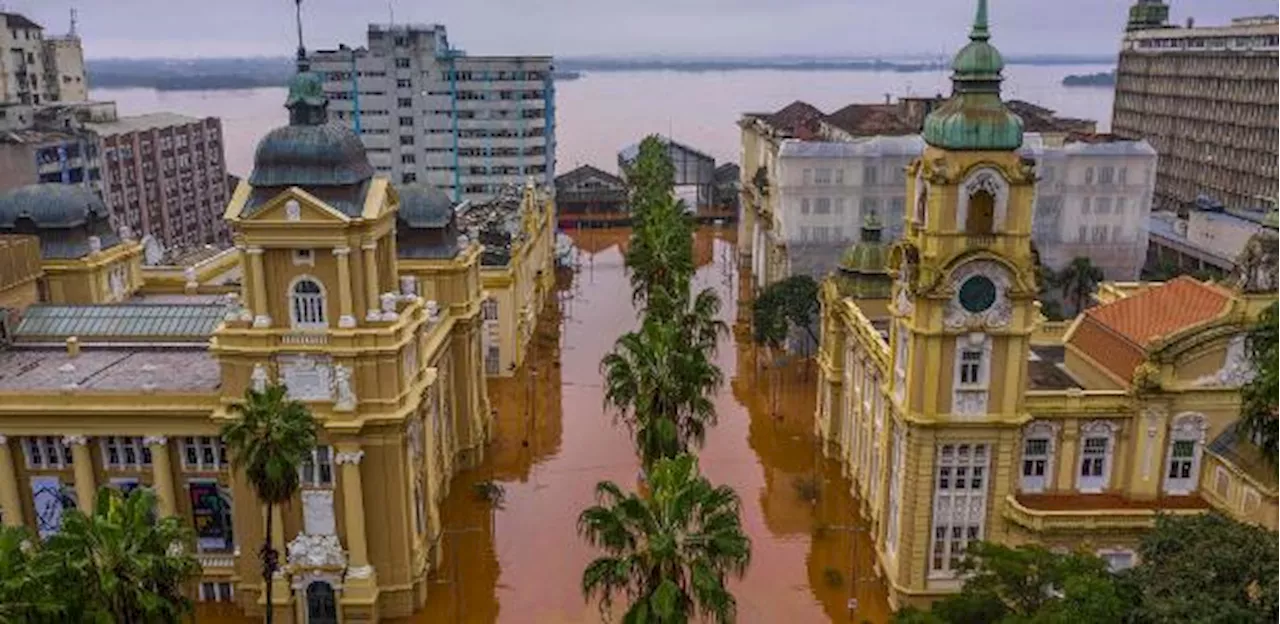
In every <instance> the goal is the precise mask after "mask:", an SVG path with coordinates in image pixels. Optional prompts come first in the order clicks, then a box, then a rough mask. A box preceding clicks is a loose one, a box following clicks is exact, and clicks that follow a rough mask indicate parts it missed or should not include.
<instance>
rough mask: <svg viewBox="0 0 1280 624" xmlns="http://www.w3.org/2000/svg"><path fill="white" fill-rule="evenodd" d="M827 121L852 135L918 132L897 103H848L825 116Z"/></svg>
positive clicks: (917, 126) (916, 126) (917, 128)
mask: <svg viewBox="0 0 1280 624" xmlns="http://www.w3.org/2000/svg"><path fill="white" fill-rule="evenodd" d="M826 121H827V123H829V124H831V125H833V126H835V127H837V128H839V129H841V130H844V131H845V132H848V133H849V134H852V135H854V136H875V135H900V134H915V133H917V132H920V127H919V125H918V124H913V123H911V121H910V120H908V119H907V118H906V117H905V115H903V110H902V108H901V107H900V106H898V105H897V104H850V105H848V106H846V107H844V108H842V109H840V110H838V111H836V112H834V113H831V114H830V115H827V117H826Z"/></svg>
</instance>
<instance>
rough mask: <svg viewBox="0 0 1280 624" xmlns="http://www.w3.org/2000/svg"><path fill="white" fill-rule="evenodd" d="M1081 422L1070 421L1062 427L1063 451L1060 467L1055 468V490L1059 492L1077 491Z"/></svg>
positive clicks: (1058, 459)
mask: <svg viewBox="0 0 1280 624" xmlns="http://www.w3.org/2000/svg"><path fill="white" fill-rule="evenodd" d="M1079 445H1080V422H1079V421H1075V420H1068V421H1066V422H1064V423H1063V426H1062V450H1061V451H1059V452H1058V457H1057V461H1058V465H1057V466H1055V467H1054V471H1053V481H1054V489H1055V490H1056V491H1058V492H1070V491H1072V490H1074V489H1075V478H1076V473H1077V472H1078V471H1079V469H1080V468H1079V466H1078V465H1077V462H1078V461H1079V459H1078V457H1077V456H1078V455H1079Z"/></svg>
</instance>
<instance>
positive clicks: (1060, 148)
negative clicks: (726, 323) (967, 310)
mask: <svg viewBox="0 0 1280 624" xmlns="http://www.w3.org/2000/svg"><path fill="white" fill-rule="evenodd" d="M822 123H829V122H825V121H824V122H822ZM746 135H747V133H746V132H744V137H745V136H746ZM746 140H749V139H744V141H746ZM924 147H925V143H924V141H923V140H922V139H921V138H920V135H918V134H903V135H897V136H885V135H881V136H873V137H859V138H858V139H857V140H847V141H842V142H830V141H812V140H810V141H805V140H800V139H790V138H788V139H782V140H781V141H779V142H778V149H777V153H776V160H775V171H776V172H777V173H776V181H777V182H776V186H775V187H773V190H772V193H771V197H769V200H770V205H771V206H772V207H773V210H774V212H773V213H772V227H770V228H761V229H759V230H758V231H756V232H753V234H752V236H753V237H752V238H751V239H749V241H750V247H751V250H750V251H751V253H752V259H753V264H752V273H753V278H754V280H755V283H756V285H757V286H758V287H763V286H765V285H768V284H769V283H772V282H774V281H777V280H779V279H782V278H784V277H786V276H789V275H795V274H804V275H809V276H811V277H815V278H821V277H823V276H825V275H826V274H827V273H829V272H830V271H832V270H833V269H835V268H836V264H837V262H838V260H839V258H840V257H841V255H842V254H843V252H844V250H845V249H847V248H848V246H849V244H850V243H852V242H854V241H856V240H858V230H859V228H860V227H861V226H862V224H863V223H864V221H865V219H866V218H867V217H868V216H869V215H871V214H875V215H876V216H877V218H878V219H879V222H880V224H881V226H882V227H883V230H884V231H883V234H882V236H883V237H884V239H885V240H886V241H888V242H892V241H896V240H898V239H899V238H901V237H902V235H903V224H904V219H905V216H906V214H905V213H906V206H907V203H906V201H907V200H906V197H907V196H906V179H905V177H904V176H905V175H906V174H905V170H906V167H907V165H908V164H910V162H911V161H912V160H914V159H915V158H918V157H919V156H920V155H921V154H922V153H923V151H924ZM1019 153H1021V154H1022V155H1023V156H1025V157H1026V158H1029V159H1032V160H1034V161H1035V162H1036V165H1037V171H1038V175H1039V179H1038V181H1037V184H1036V194H1035V216H1034V220H1033V223H1034V227H1033V229H1032V240H1033V241H1034V242H1035V244H1036V248H1037V250H1038V252H1039V253H1040V257H1041V260H1042V261H1043V262H1044V264H1045V265H1046V266H1048V267H1049V268H1051V269H1054V270H1061V269H1062V268H1063V267H1065V266H1066V265H1067V264H1069V263H1070V262H1071V260H1072V259H1074V258H1077V257H1088V258H1090V259H1091V260H1092V261H1093V263H1094V264H1095V265H1096V266H1098V267H1100V268H1102V270H1103V273H1104V275H1106V277H1107V278H1108V279H1118V280H1132V279H1137V277H1138V275H1139V273H1140V272H1141V269H1142V266H1143V264H1144V262H1145V258H1146V246H1147V242H1146V241H1147V234H1146V231H1147V215H1148V214H1149V213H1150V202H1151V185H1152V184H1153V180H1154V172H1155V166H1156V155H1155V151H1154V150H1153V149H1152V148H1151V146H1150V145H1148V144H1147V143H1146V142H1143V141H1136V142H1135V141H1127V140H1117V139H1116V138H1115V137H1114V136H1110V135H1096V134H1088V135H1075V134H1065V135H1064V134H1060V133H1046V134H1030V133H1028V134H1026V135H1025V140H1024V142H1023V146H1022V147H1021V148H1020V150H1019ZM771 155H772V154H771ZM757 252H758V253H757ZM770 253H772V254H773V257H774V260H773V261H772V262H769V261H768V260H767V259H768V258H769V257H770Z"/></svg>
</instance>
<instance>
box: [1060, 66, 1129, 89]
mask: <svg viewBox="0 0 1280 624" xmlns="http://www.w3.org/2000/svg"><path fill="white" fill-rule="evenodd" d="M1115 85H1116V72H1115V70H1114V69H1113V70H1111V71H1109V72H1098V73H1096V74H1071V75H1069V76H1067V77H1065V78H1063V79H1062V86H1064V87H1114V86H1115Z"/></svg>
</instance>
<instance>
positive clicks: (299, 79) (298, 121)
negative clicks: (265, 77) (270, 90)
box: [284, 67, 329, 126]
mask: <svg viewBox="0 0 1280 624" xmlns="http://www.w3.org/2000/svg"><path fill="white" fill-rule="evenodd" d="M299 69H300V71H299V72H298V73H296V74H294V75H293V78H290V79H289V97H288V98H286V99H285V101H284V106H285V108H287V109H289V123H291V124H294V125H308V126H316V125H320V124H322V123H324V122H325V121H326V120H327V118H328V116H329V115H328V112H329V98H327V97H325V94H324V83H323V81H322V80H321V79H320V75H319V74H317V73H315V72H313V71H310V70H309V69H306V68H303V67H300V68H299Z"/></svg>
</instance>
